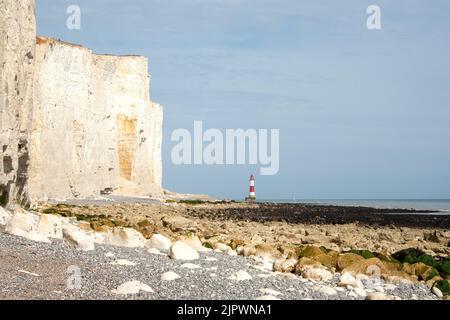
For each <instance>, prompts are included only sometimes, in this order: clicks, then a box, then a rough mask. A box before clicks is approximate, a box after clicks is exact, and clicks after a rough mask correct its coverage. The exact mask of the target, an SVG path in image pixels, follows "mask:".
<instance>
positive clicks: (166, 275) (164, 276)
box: [161, 271, 180, 281]
mask: <svg viewBox="0 0 450 320" xmlns="http://www.w3.org/2000/svg"><path fill="white" fill-rule="evenodd" d="M179 278H180V276H179V275H177V274H176V273H175V272H173V271H168V272H166V273H163V274H162V275H161V280H162V281H173V280H176V279H179Z"/></svg>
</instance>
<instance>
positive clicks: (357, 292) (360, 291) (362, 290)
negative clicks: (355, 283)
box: [353, 288, 367, 297]
mask: <svg viewBox="0 0 450 320" xmlns="http://www.w3.org/2000/svg"><path fill="white" fill-rule="evenodd" d="M353 291H355V293H356V294H357V295H358V296H360V297H365V296H366V295H367V293H366V291H365V290H364V289H361V288H354V289H353Z"/></svg>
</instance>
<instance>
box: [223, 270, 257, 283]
mask: <svg viewBox="0 0 450 320" xmlns="http://www.w3.org/2000/svg"><path fill="white" fill-rule="evenodd" d="M228 279H230V280H236V281H245V280H251V279H252V276H251V275H250V274H249V273H248V272H246V271H243V270H239V271H238V272H236V273H234V274H232V275H231V276H230V277H229V278H228Z"/></svg>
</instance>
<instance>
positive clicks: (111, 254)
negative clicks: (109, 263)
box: [105, 251, 116, 258]
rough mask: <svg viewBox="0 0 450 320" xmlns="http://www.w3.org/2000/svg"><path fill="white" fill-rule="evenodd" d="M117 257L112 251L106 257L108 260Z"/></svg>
mask: <svg viewBox="0 0 450 320" xmlns="http://www.w3.org/2000/svg"><path fill="white" fill-rule="evenodd" d="M115 256H116V255H115V254H114V252H111V251H109V252H107V253H105V257H107V258H114V257H115Z"/></svg>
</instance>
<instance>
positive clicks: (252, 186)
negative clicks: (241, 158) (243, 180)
mask: <svg viewBox="0 0 450 320" xmlns="http://www.w3.org/2000/svg"><path fill="white" fill-rule="evenodd" d="M255 200H256V194H255V177H254V176H253V175H251V176H250V193H249V195H248V197H247V198H245V201H246V202H248V203H253V202H254V201H255Z"/></svg>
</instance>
